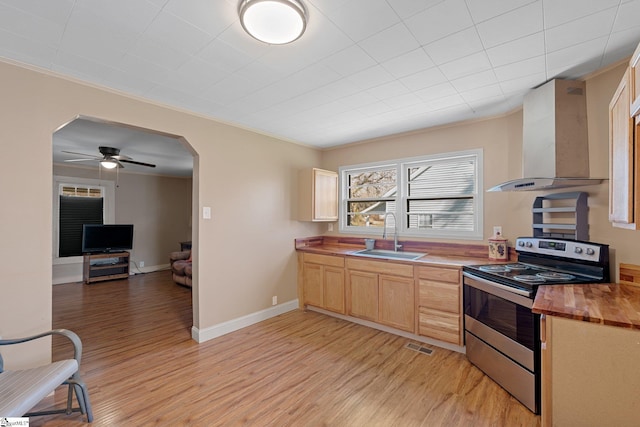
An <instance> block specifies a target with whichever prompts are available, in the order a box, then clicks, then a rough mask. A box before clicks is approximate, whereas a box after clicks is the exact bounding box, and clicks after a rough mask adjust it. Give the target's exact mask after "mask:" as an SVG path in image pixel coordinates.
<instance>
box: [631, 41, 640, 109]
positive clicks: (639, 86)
mask: <svg viewBox="0 0 640 427" xmlns="http://www.w3.org/2000/svg"><path fill="white" fill-rule="evenodd" d="M629 65H630V66H631V70H630V73H631V75H630V76H629V77H630V79H629V80H630V83H631V91H630V92H631V115H632V116H638V115H640V44H639V45H638V47H637V48H636V51H635V52H634V53H633V56H632V57H631V62H630V64H629Z"/></svg>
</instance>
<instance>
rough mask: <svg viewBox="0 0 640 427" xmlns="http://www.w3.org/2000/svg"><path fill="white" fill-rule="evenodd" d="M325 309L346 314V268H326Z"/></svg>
mask: <svg viewBox="0 0 640 427" xmlns="http://www.w3.org/2000/svg"><path fill="white" fill-rule="evenodd" d="M324 308H326V309H327V310H331V311H335V312H338V313H341V314H344V313H345V304H344V268H334V267H324Z"/></svg>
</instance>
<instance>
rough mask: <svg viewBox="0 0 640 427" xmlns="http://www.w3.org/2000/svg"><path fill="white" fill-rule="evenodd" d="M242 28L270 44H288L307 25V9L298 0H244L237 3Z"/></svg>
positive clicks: (295, 38) (296, 37)
mask: <svg viewBox="0 0 640 427" xmlns="http://www.w3.org/2000/svg"><path fill="white" fill-rule="evenodd" d="M238 14H239V15H240V23H241V24H242V28H244V30H245V31H246V32H247V33H248V34H249V35H250V36H251V37H253V38H255V39H256V40H259V41H261V42H264V43H268V44H287V43H291V42H293V41H295V40H297V39H299V38H300V36H302V34H303V33H304V31H305V29H306V28H307V12H306V10H305V8H304V6H303V4H302V3H301V2H300V1H298V0H242V1H241V2H240V5H239V6H238Z"/></svg>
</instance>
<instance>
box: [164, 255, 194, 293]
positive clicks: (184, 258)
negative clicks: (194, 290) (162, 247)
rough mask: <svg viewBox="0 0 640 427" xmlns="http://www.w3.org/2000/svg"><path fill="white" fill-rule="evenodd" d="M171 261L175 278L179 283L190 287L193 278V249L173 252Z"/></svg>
mask: <svg viewBox="0 0 640 427" xmlns="http://www.w3.org/2000/svg"><path fill="white" fill-rule="evenodd" d="M169 261H170V262H171V274H172V275H173V280H174V281H175V282H176V283H177V284H179V285H182V286H187V287H189V288H190V287H191V278H192V265H191V251H182V252H171V254H169Z"/></svg>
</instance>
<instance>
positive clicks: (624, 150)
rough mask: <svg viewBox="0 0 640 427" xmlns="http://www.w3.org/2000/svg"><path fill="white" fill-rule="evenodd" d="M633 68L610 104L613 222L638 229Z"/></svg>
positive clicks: (610, 168) (611, 211) (610, 202)
mask: <svg viewBox="0 0 640 427" xmlns="http://www.w3.org/2000/svg"><path fill="white" fill-rule="evenodd" d="M629 103H630V89H629V70H627V72H625V74H624V77H623V78H622V81H621V82H620V85H619V86H618V89H617V90H616V92H615V94H614V95H613V99H612V100H611V103H610V104H609V148H610V156H609V157H610V158H609V162H610V164H609V221H611V222H612V223H613V225H616V226H621V227H626V228H634V227H633V226H632V224H633V223H634V222H635V218H634V215H636V212H634V191H633V190H634V139H633V120H632V118H631V116H630V106H629Z"/></svg>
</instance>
